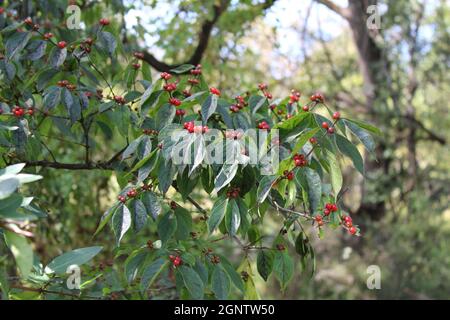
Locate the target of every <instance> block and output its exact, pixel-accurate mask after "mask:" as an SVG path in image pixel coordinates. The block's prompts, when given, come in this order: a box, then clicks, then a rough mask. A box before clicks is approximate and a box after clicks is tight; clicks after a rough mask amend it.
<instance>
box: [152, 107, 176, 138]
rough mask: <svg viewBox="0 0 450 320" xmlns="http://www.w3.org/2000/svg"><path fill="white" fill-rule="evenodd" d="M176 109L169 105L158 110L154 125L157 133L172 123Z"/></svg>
mask: <svg viewBox="0 0 450 320" xmlns="http://www.w3.org/2000/svg"><path fill="white" fill-rule="evenodd" d="M175 112H176V108H175V107H174V106H173V105H171V104H168V103H166V104H164V105H163V106H162V107H161V108H159V110H158V113H157V114H156V124H157V128H158V130H159V131H161V130H162V129H163V128H164V127H165V126H167V125H168V124H170V123H172V121H173V119H174V118H175Z"/></svg>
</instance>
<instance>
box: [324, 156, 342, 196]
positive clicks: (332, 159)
mask: <svg viewBox="0 0 450 320" xmlns="http://www.w3.org/2000/svg"><path fill="white" fill-rule="evenodd" d="M325 154H326V158H327V160H328V163H329V165H330V177H331V186H332V187H333V191H334V195H335V196H337V195H338V193H339V191H341V188H342V172H341V168H340V167H339V163H338V161H337V159H336V156H335V155H334V154H333V153H332V152H331V151H329V150H325Z"/></svg>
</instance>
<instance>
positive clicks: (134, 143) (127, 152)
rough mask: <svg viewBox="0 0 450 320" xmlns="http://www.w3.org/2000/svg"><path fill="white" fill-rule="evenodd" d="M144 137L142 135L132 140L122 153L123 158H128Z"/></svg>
mask: <svg viewBox="0 0 450 320" xmlns="http://www.w3.org/2000/svg"><path fill="white" fill-rule="evenodd" d="M143 137H144V136H143V135H142V136H140V137H139V138H137V139H135V140H133V141H131V142H130V144H129V145H128V147H127V148H126V149H125V150H124V151H123V153H122V160H125V159H127V158H128V157H129V156H131V155H132V154H133V153H134V152H135V151H136V149H137V147H138V145H139V143H140V142H141V140H142V139H143Z"/></svg>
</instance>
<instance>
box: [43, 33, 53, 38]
mask: <svg viewBox="0 0 450 320" xmlns="http://www.w3.org/2000/svg"><path fill="white" fill-rule="evenodd" d="M43 37H44V40H48V39H50V38H52V37H53V33H51V32H47V33H45V34H44V36H43Z"/></svg>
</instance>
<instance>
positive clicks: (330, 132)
mask: <svg viewBox="0 0 450 320" xmlns="http://www.w3.org/2000/svg"><path fill="white" fill-rule="evenodd" d="M322 128H324V129H325V130H327V132H328V133H329V134H333V133H334V127H330V125H329V124H328V122H326V121H324V122H322Z"/></svg>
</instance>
